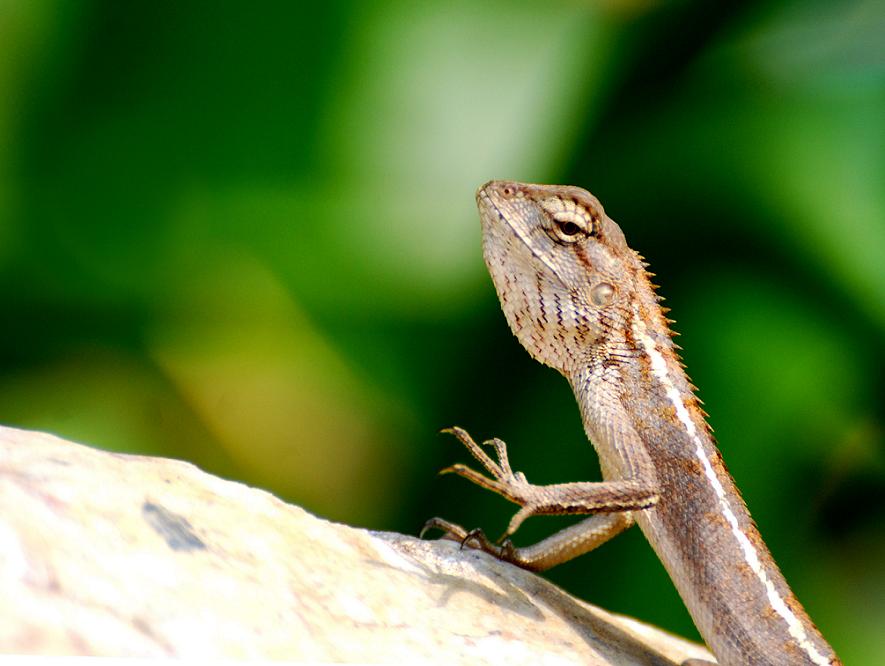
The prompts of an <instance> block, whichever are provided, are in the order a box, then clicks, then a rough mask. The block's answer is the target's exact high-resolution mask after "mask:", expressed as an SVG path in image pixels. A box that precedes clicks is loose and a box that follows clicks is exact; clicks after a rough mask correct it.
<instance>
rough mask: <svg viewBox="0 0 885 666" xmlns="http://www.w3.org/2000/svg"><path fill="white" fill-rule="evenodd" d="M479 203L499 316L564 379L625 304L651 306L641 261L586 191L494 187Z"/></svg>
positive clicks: (619, 317) (617, 322) (615, 325)
mask: <svg viewBox="0 0 885 666" xmlns="http://www.w3.org/2000/svg"><path fill="white" fill-rule="evenodd" d="M476 201H477V206H478V208H479V214H480V218H481V220H482V232H483V256H484V257H485V262H486V265H487V266H488V269H489V272H490V273H491V276H492V281H493V282H494V283H495V289H496V290H497V292H498V297H499V299H500V301H501V306H502V308H503V310H504V314H505V315H506V317H507V321H508V323H509V324H510V328H511V330H512V331H513V333H514V334H515V335H516V337H517V338H518V339H519V341H520V342H521V343H522V345H523V346H524V347H525V348H526V349H527V350H528V351H529V353H530V354H531V355H532V356H533V357H535V358H536V359H537V360H539V361H541V362H542V363H544V364H546V365H549V366H551V367H553V368H556V369H557V370H559V371H560V372H562V373H563V374H567V373H568V372H570V370H571V369H573V368H574V367H575V364H578V363H586V362H587V361H588V360H590V356H592V354H593V353H594V350H597V349H599V347H600V344H601V343H603V342H605V341H606V340H608V339H609V338H610V337H611V336H612V335H614V334H615V332H616V331H618V330H620V329H623V322H624V321H625V317H627V316H628V315H627V313H628V310H629V307H628V306H629V304H630V303H633V302H635V301H636V299H639V300H641V301H645V300H646V299H647V298H649V297H651V298H653V295H652V292H651V288H650V286H649V285H648V280H647V278H646V277H645V272H644V267H643V264H642V262H641V259H640V257H639V256H638V255H637V254H636V253H635V252H633V251H632V250H631V249H630V248H629V247H628V246H627V243H626V240H625V239H624V234H623V233H622V232H621V229H620V228H619V227H618V225H617V224H615V222H613V221H612V220H611V219H609V218H608V217H607V216H606V214H605V211H604V210H603V208H602V205H601V204H600V203H599V201H598V200H597V199H596V197H594V196H593V195H592V194H590V193H589V192H587V191H586V190H583V189H581V188H578V187H567V186H559V185H530V184H525V183H516V182H511V181H491V182H489V183H486V184H485V185H483V186H482V187H480V188H479V190H478V191H477V193H476ZM638 292H643V293H638ZM644 292H647V293H644Z"/></svg>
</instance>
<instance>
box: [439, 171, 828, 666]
mask: <svg viewBox="0 0 885 666" xmlns="http://www.w3.org/2000/svg"><path fill="white" fill-rule="evenodd" d="M477 205H478V207H479V212H480V218H481V220H482V228H483V255H484V258H485V261H486V264H487V266H488V268H489V272H490V273H491V276H492V279H493V282H494V284H495V288H496V290H497V293H498V297H499V299H500V301H501V306H502V309H503V310H504V313H505V315H506V318H507V321H508V323H509V324H510V327H511V329H512V330H513V332H514V334H515V335H516V337H517V338H518V339H519V340H520V342H521V343H522V344H523V346H525V348H526V349H527V350H528V351H529V353H530V354H531V355H532V356H533V357H534V358H535V359H537V360H539V361H540V362H542V363H544V364H546V365H549V366H551V367H553V368H555V369H556V370H558V371H559V372H561V373H562V374H563V375H564V376H565V377H566V378H567V379H568V381H569V383H570V384H571V386H572V389H573V390H574V393H575V396H576V398H577V401H578V404H579V406H580V411H581V415H582V419H583V423H584V428H585V430H586V433H587V436H588V437H589V439H590V441H591V442H592V443H593V445H594V447H595V449H596V451H597V453H598V455H599V458H600V467H601V469H602V473H603V479H604V480H603V481H601V482H577V483H564V484H555V485H548V486H538V485H533V484H530V483H528V481H527V480H526V478H525V476H524V475H522V474H521V473H518V472H517V473H514V472H513V471H512V470H511V469H510V465H509V462H508V460H507V451H506V446H505V445H504V443H503V442H501V441H500V440H497V439H495V440H492V441H491V442H490V443H491V444H492V445H493V446H494V448H495V450H496V453H497V458H498V460H497V462H496V461H495V460H493V459H491V458H490V457H489V456H488V455H486V454H485V452H484V451H483V450H482V449H481V448H480V447H479V446H478V445H476V444H475V443H474V442H473V440H472V439H471V438H470V436H469V435H468V434H467V433H466V432H464V431H463V430H461V429H458V428H454V429H452V432H453V433H454V434H455V435H456V436H457V437H458V438H459V439H460V440H461V441H462V442H463V443H464V444H465V445H466V446H467V447H468V449H469V450H470V451H471V453H473V455H474V456H475V457H476V458H477V459H478V460H479V461H480V462H481V463H482V464H483V466H484V467H485V468H486V469H487V470H488V472H489V473H490V474H491V477H492V478H490V477H487V476H485V475H483V474H481V473H479V472H477V471H475V470H473V469H471V468H469V467H466V466H464V465H460V464H459V465H454V466H453V467H451V468H449V469H448V470H447V471H453V472H456V473H458V474H460V475H462V476H465V477H466V478H468V479H469V480H471V481H473V482H475V483H477V484H479V485H481V486H484V487H486V488H489V489H490V490H493V491H495V492H498V493H500V494H502V495H504V496H505V497H507V498H508V499H510V500H511V501H513V502H515V503H517V504H519V505H520V506H521V508H520V510H519V511H518V512H517V514H516V515H515V516H514V518H513V520H512V521H511V522H510V525H509V527H508V530H507V532H506V534H505V536H508V537H509V535H511V534H513V533H514V532H515V531H516V529H518V527H519V525H520V524H521V523H522V521H523V520H525V518H527V517H529V516H531V515H543V514H592V515H590V517H588V518H585V519H584V520H583V521H582V522H580V523H578V524H576V525H573V526H571V527H568V528H566V529H565V530H562V531H560V532H558V533H556V534H554V535H552V536H550V537H548V538H547V539H545V540H544V541H542V542H540V543H538V544H535V545H533V546H529V547H523V548H516V547H515V546H513V545H512V543H511V542H510V541H509V539H508V540H507V541H505V542H504V544H503V545H502V546H497V545H495V544H493V543H492V542H490V541H489V540H488V539H487V538H486V537H485V535H484V534H483V533H482V532H480V531H478V530H474V531H472V532H468V531H466V530H464V529H463V528H462V527H460V526H458V525H454V524H452V523H449V522H447V521H444V520H442V519H439V518H436V519H432V520H431V521H428V527H437V528H441V529H443V530H444V531H445V532H446V533H447V536H448V537H449V538H455V539H459V540H461V541H462V542H464V543H467V544H469V545H474V546H476V547H479V548H481V549H482V550H485V551H486V552H489V553H491V554H493V555H495V556H496V557H499V558H501V559H504V560H507V561H510V562H513V563H514V564H517V565H519V566H522V567H524V568H527V569H532V570H544V569H547V568H550V567H551V566H555V565H556V564H559V563H561V562H564V561H567V560H569V559H572V558H573V557H576V556H578V555H581V554H583V553H585V552H587V551H589V550H592V549H593V548H595V547H597V546H598V545H600V544H601V543H603V542H605V541H607V540H608V539H610V538H611V537H613V536H614V535H616V534H617V533H619V532H621V531H622V530H624V529H626V528H627V527H629V526H630V525H632V523H633V522H634V521H635V522H636V523H638V524H639V527H640V529H641V530H642V531H643V533H644V534H645V536H646V538H647V539H648V541H649V543H650V544H651V546H652V548H653V549H654V550H655V552H656V553H657V555H658V557H659V558H660V560H661V562H662V563H663V564H664V567H665V568H666V569H667V571H668V573H669V575H670V577H671V579H672V580H673V582H674V584H675V586H676V588H677V589H678V591H679V594H680V595H681V597H682V599H683V601H684V602H685V604H686V606H687V608H688V610H689V613H690V614H691V616H692V618H693V620H694V622H695V624H696V626H697V627H698V630H699V631H700V633H701V635H702V636H703V638H704V640H705V641H706V642H707V644H708V646H709V647H710V649H711V650H712V652H713V653H714V654H715V655H716V657H717V659H718V660H719V662H720V663H721V664H726V665H739V664H771V665H785V666H786V665H790V666H792V665H794V664H814V665H815V666H827V665H830V666H832V665H836V664H840V663H841V662H840V661H839V659H838V657H837V656H836V654H835V652H834V651H833V650H832V648H831V647H830V646H829V645H828V644H827V642H826V641H825V640H824V638H823V636H822V635H821V634H820V632H819V631H818V629H817V628H816V627H815V626H814V624H813V622H812V621H811V620H810V618H809V617H808V615H807V614H806V613H805V610H804V609H803V608H802V606H801V604H800V603H799V601H798V600H797V599H796V597H795V596H794V595H793V593H792V591H791V590H790V588H789V586H788V585H787V583H786V581H785V580H784V577H783V575H782V574H781V572H780V570H779V569H778V567H777V565H776V564H775V562H774V560H773V559H772V557H771V554H770V553H769V551H768V548H767V547H766V546H765V543H764V542H763V541H762V538H761V536H760V534H759V532H758V530H757V528H756V526H755V524H754V523H753V521H752V519H751V517H750V514H749V512H748V511H747V508H746V505H745V504H744V501H743V499H742V498H741V495H740V493H739V491H738V489H737V487H736V486H735V484H734V481H733V480H732V478H731V476H730V474H729V473H728V471H727V469H726V467H725V465H724V463H723V462H722V458H721V456H720V454H719V450H718V449H717V447H716V443H715V441H714V439H713V436H712V434H711V431H710V428H709V427H708V425H707V423H706V418H705V417H706V414H705V413H704V412H703V410H702V409H701V408H700V405H699V401H698V400H697V398H696V397H695V395H694V386H692V385H691V383H690V382H689V380H688V378H687V377H686V374H685V372H684V370H683V366H682V363H681V361H680V359H679V356H678V354H677V351H676V346H675V345H674V343H673V341H672V337H671V332H670V329H669V324H670V323H671V322H670V320H669V319H667V318H666V316H665V312H664V310H663V309H662V308H661V307H660V305H659V302H658V301H659V299H658V297H657V295H656V294H655V291H654V286H653V285H652V284H651V282H650V280H649V274H648V273H647V272H646V265H645V263H644V262H643V260H642V257H640V256H639V255H638V254H637V253H636V252H634V251H633V250H632V249H630V247H629V246H628V245H627V242H626V240H625V239H624V235H623V233H622V232H621V229H620V228H619V227H618V225H617V224H616V223H615V222H614V221H612V220H611V219H610V218H609V217H608V216H606V214H605V212H604V210H603V208H602V206H601V205H600V203H599V201H598V200H597V199H596V198H595V197H593V195H591V194H590V193H589V192H587V191H585V190H582V189H580V188H577V187H566V186H552V185H529V184H524V183H516V182H509V181H492V182H490V183H487V184H486V185H484V186H483V187H481V188H480V189H479V190H478V192H477Z"/></svg>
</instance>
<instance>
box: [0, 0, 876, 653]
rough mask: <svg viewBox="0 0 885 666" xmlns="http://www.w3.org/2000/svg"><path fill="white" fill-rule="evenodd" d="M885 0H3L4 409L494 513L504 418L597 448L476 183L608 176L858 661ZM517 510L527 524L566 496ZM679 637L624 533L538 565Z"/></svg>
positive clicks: (745, 474) (723, 424)
mask: <svg viewBox="0 0 885 666" xmlns="http://www.w3.org/2000/svg"><path fill="white" fill-rule="evenodd" d="M883 34H885V6H883V4H882V3H881V2H874V1H872V0H869V1H866V2H838V3H827V2H812V3H802V2H794V3H789V4H781V3H765V2H751V3H732V2H726V3H704V2H680V3H660V4H658V3H654V2H642V1H639V2H636V1H633V2H629V1H624V2H618V1H616V0H609V1H607V2H599V3H594V2H587V3H576V2H553V3H505V2H489V3H475V2H467V1H456V2H445V3H443V2H439V3H411V2H376V3H346V2H338V3H329V4H323V3H311V4H310V5H307V3H290V2H264V3H259V4H249V3H208V2H184V3H180V2H179V3H172V2H150V3H148V2H143V3H140V2H113V1H111V0H107V1H105V2H77V3H71V2H63V1H61V0H58V1H52V0H22V1H21V2H15V1H9V0H6V1H3V2H0V290H2V298H3V311H4V316H3V326H2V332H0V336H2V337H0V342H2V344H0V353H2V365H0V422H2V423H4V424H8V425H16V426H20V427H26V428H35V429H42V430H50V431H53V432H56V433H59V434H61V435H63V436H65V437H69V438H73V439H77V440H81V441H84V442H88V443H90V444H93V445H96V446H101V447H104V448H107V449H112V450H120V451H132V452H138V453H147V454H152V455H164V456H171V457H176V458H183V459H187V460H190V461H193V462H195V463H196V464H198V465H199V466H201V467H202V468H204V469H206V470H208V471H211V472H213V473H216V474H220V475H222V476H225V477H228V478H233V479H239V480H243V481H245V482H247V483H249V484H252V485H257V486H261V487H264V488H267V489H269V490H271V491H273V492H274V493H276V494H278V495H280V496H281V497H283V498H284V499H286V500H287V501H291V502H295V503H298V504H301V505H303V506H305V507H306V508H308V509H309V510H311V511H314V512H316V513H318V514H320V515H322V516H325V517H328V518H331V519H335V520H339V521H345V522H348V523H351V524H356V525H362V526H368V527H372V528H375V529H387V530H396V531H400V532H406V533H416V532H417V531H418V529H419V528H420V526H421V524H422V522H423V521H424V520H425V519H426V518H427V517H429V516H432V515H443V516H445V517H447V518H450V519H452V520H455V521H459V522H462V523H464V524H466V525H468V526H479V525H481V526H483V527H485V528H486V529H487V530H488V531H489V532H490V533H492V534H497V533H499V531H500V530H503V528H504V526H505V525H506V522H507V520H508V519H509V517H510V515H511V514H512V510H513V509H512V507H511V506H509V505H506V504H505V503H504V502H503V500H500V498H497V497H495V496H491V495H489V494H488V493H486V492H484V491H481V490H479V489H476V488H473V487H470V486H469V484H467V483H466V482H464V481H462V480H459V479H456V478H453V477H441V478H440V477H437V475H436V472H437V470H438V469H440V468H441V467H443V466H445V465H447V464H451V463H452V462H455V461H459V460H460V461H467V453H466V451H464V450H463V449H461V448H460V447H459V446H458V445H457V444H456V443H455V441H454V440H453V439H451V438H446V437H443V436H440V435H438V434H437V431H438V429H439V428H441V427H443V426H447V425H452V424H458V425H462V426H464V427H466V428H468V429H469V430H470V431H471V432H473V433H474V434H475V435H476V436H477V437H489V436H492V435H497V436H500V437H502V438H503V439H505V441H507V442H508V443H509V444H510V453H511V460H512V461H513V463H514V465H515V466H516V467H517V468H518V469H521V470H523V471H524V472H526V474H527V475H528V477H529V479H530V480H532V481H534V482H537V483H549V482H559V481H566V480H580V479H592V478H598V468H597V463H596V459H595V455H594V454H593V452H592V449H591V447H590V446H588V445H587V443H586V440H585V438H584V436H583V432H582V429H581V426H580V422H579V417H578V411H577V408H576V407H575V404H574V400H573V398H572V396H571V394H570V392H569V389H568V387H567V385H566V382H565V381H564V380H562V378H560V377H558V376H557V375H556V374H555V373H554V372H553V371H551V370H548V369H546V368H543V367H541V366H539V365H538V364H536V363H534V362H533V361H532V360H531V359H530V358H529V357H528V355H527V354H526V353H525V352H524V351H523V350H522V349H521V348H520V347H519V345H518V343H517V342H516V341H515V339H514V338H513V337H512V336H511V334H510V332H509V331H508V329H507V326H506V323H505V321H504V318H503V316H502V315H501V314H500V312H499V308H498V304H497V301H496V299H495V296H494V292H493V289H492V285H491V282H490V280H489V279H488V276H487V274H486V272H485V268H484V266H483V263H482V258H481V251H480V239H479V224H478V220H477V216H476V213H475V209H474V202H473V192H474V190H475V189H476V187H477V186H478V185H480V184H481V183H483V182H484V181H486V180H488V179H491V178H515V179H520V180H529V181H537V182H562V183H571V184H576V185H582V186H584V187H587V188H588V189H590V190H591V191H593V192H594V193H595V194H596V195H597V196H598V197H599V198H600V199H601V200H602V202H603V204H604V205H605V207H606V210H607V212H608V213H609V214H610V215H611V216H612V217H613V218H614V219H615V220H617V221H618V222H619V223H620V224H621V226H622V227H623V228H624V230H625V233H626V235H627V237H628V239H629V241H630V242H631V244H632V245H633V246H634V247H635V248H637V249H638V250H639V251H641V252H642V253H643V254H644V255H645V256H646V258H647V259H648V261H649V262H650V263H651V265H652V270H654V271H655V272H656V273H657V278H656V281H657V282H659V283H660V284H661V285H662V289H661V292H662V293H663V294H664V295H666V296H667V298H668V304H669V305H671V306H672V308H673V312H672V316H674V317H675V318H676V319H677V322H678V323H677V325H676V328H677V330H679V331H680V332H681V333H682V337H681V339H680V342H681V344H682V345H683V347H684V348H685V352H684V357H685V360H686V363H687V365H688V368H689V370H690V371H691V374H692V378H693V380H694V381H695V383H696V384H698V386H700V387H701V389H700V396H701V397H702V398H703V399H704V400H705V402H706V407H707V409H708V411H709V412H710V414H711V417H710V418H711V423H712V424H713V426H714V427H715V429H716V434H717V436H718V439H719V442H720V445H721V448H722V450H723V455H724V457H725V459H726V461H727V463H728V464H729V467H730V469H731V471H732V473H733V474H734V476H735V477H736V479H737V482H738V485H739V486H740V487H741V488H742V489H743V492H744V495H745V498H746V499H747V501H748V504H749V505H750V508H751V510H752V511H753V515H754V517H755V518H756V520H757V522H758V523H759V525H760V528H761V530H762V533H763V535H764V536H765V538H766V540H767V541H768V543H769V545H770V547H771V548H772V550H773V552H774V554H775V556H776V558H777V559H778V561H779V562H780V564H781V566H782V568H783V569H784V570H785V573H786V575H787V578H788V579H789V580H790V581H791V583H792V584H793V586H794V587H795V588H796V590H797V592H798V594H799V596H800V598H801V599H802V600H803V602H804V603H805V605H806V607H807V608H808V610H809V612H810V613H811V615H812V616H813V617H814V618H815V619H816V620H817V622H818V624H819V625H820V626H821V627H822V629H823V630H824V633H825V634H826V635H827V636H828V637H829V638H830V640H831V642H832V643H833V644H834V646H835V647H836V648H837V650H838V651H839V652H840V653H841V655H842V657H843V658H844V659H845V661H846V663H851V664H878V663H885V631H883V630H882V628H883V627H885V451H883V435H882V431H883V409H882V405H883V400H882V397H883V372H882V368H883V346H882V340H883V330H885V40H883V39H882V35H883ZM559 524H560V523H559V522H557V521H556V520H554V519H551V520H542V519H534V520H531V521H529V523H528V524H526V526H525V527H524V528H523V530H521V532H520V534H519V535H518V539H517V541H518V542H519V543H529V542H531V541H532V540H533V539H535V538H538V537H540V536H542V535H544V534H547V533H549V532H550V531H552V529H553V528H554V526H555V525H559ZM549 577H550V578H552V579H553V580H555V581H556V582H558V583H560V584H562V585H563V586H564V587H566V588H567V589H568V590H569V591H571V592H573V593H575V594H577V595H579V596H581V597H583V598H586V599H588V600H590V601H593V602H594V603H598V604H601V605H603V606H606V607H608V608H611V609H613V610H616V611H620V612H625V613H629V614H632V615H635V616H638V617H640V618H643V619H645V620H648V621H652V622H655V623H658V624H661V625H663V626H665V627H668V628H670V629H672V630H674V631H678V632H680V633H683V634H686V635H689V636H696V633H695V632H694V629H693V627H692V625H691V622H690V619H689V618H688V615H687V614H686V612H685V611H684V610H683V608H682V604H681V602H680V601H679V600H678V597H677V596H676V593H675V592H674V591H673V588H672V585H671V584H670V582H669V580H668V579H667V578H666V575H665V574H664V571H663V569H662V568H661V566H660V565H659V564H658V563H657V561H656V559H655V558H654V556H653V554H652V552H651V550H650V549H649V548H648V547H647V545H646V544H645V543H644V541H643V539H642V537H641V534H639V532H638V531H637V530H633V531H631V532H630V533H628V534H626V535H624V536H622V537H620V538H618V539H616V540H615V541H613V542H611V543H610V544H607V545H606V546H605V547H604V548H602V549H600V550H599V551H597V552H595V553H592V554H590V555H588V556H586V557H584V558H580V559H579V560H577V561H575V562H572V563H569V564H567V565H564V566H563V567H561V568H560V569H558V570H554V571H552V572H550V574H549Z"/></svg>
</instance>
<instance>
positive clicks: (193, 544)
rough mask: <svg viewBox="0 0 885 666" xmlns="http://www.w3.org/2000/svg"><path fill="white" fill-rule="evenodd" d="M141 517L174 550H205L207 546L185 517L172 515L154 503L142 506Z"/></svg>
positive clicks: (146, 503)
mask: <svg viewBox="0 0 885 666" xmlns="http://www.w3.org/2000/svg"><path fill="white" fill-rule="evenodd" d="M141 515H142V516H143V517H144V519H145V522H147V524H148V525H150V526H151V527H152V528H153V529H154V531H155V532H156V533H157V534H159V535H160V536H161V537H163V540H164V541H165V542H166V544H167V545H168V546H169V547H170V548H171V549H172V550H205V548H206V544H205V543H203V542H202V541H201V540H200V537H198V536H197V535H196V534H195V533H194V530H193V528H192V527H191V524H190V523H189V522H188V520H187V518H185V517H184V516H179V515H178V514H176V513H172V512H171V511H169V510H167V509H164V508H163V507H162V506H160V505H159V504H154V503H153V502H145V503H144V504H143V505H142V507H141Z"/></svg>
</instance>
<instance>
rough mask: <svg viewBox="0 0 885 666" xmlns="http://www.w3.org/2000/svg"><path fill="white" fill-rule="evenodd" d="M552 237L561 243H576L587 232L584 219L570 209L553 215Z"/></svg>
mask: <svg viewBox="0 0 885 666" xmlns="http://www.w3.org/2000/svg"><path fill="white" fill-rule="evenodd" d="M552 231H553V237H554V240H557V241H559V242H561V243H576V242H577V241H579V240H581V238H583V237H584V236H586V235H588V234H589V230H588V229H587V228H586V222H585V220H584V219H583V218H582V217H580V216H579V215H576V214H575V213H573V212H571V211H566V212H561V213H556V214H554V215H553V230H552Z"/></svg>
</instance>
